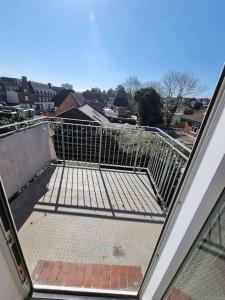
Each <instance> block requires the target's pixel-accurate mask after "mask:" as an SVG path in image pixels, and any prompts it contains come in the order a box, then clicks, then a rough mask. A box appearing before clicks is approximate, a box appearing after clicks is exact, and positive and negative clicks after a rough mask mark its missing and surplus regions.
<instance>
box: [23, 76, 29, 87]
mask: <svg viewBox="0 0 225 300" xmlns="http://www.w3.org/2000/svg"><path fill="white" fill-rule="evenodd" d="M22 88H23V89H27V88H28V84H27V77H26V76H22Z"/></svg>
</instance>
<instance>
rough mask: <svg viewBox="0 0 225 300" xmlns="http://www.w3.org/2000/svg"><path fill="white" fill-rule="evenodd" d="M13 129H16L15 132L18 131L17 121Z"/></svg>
mask: <svg viewBox="0 0 225 300" xmlns="http://www.w3.org/2000/svg"><path fill="white" fill-rule="evenodd" d="M15 130H16V132H18V131H19V126H18V123H17V122H16V123H15Z"/></svg>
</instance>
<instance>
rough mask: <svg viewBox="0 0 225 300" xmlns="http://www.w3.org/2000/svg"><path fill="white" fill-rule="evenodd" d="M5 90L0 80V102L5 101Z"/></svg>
mask: <svg viewBox="0 0 225 300" xmlns="http://www.w3.org/2000/svg"><path fill="white" fill-rule="evenodd" d="M6 100H7V98H6V91H5V87H4V85H3V84H2V83H1V82H0V102H6Z"/></svg>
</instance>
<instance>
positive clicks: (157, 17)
mask: <svg viewBox="0 0 225 300" xmlns="http://www.w3.org/2000/svg"><path fill="white" fill-rule="evenodd" d="M0 7H1V8H0V10H1V14H0V15H1V17H0V76H9V77H21V76H22V75H25V76H27V77H28V79H29V80H34V81H39V82H43V83H47V82H51V83H53V84H54V85H61V84H62V83H66V82H68V83H71V84H72V85H73V87H74V89H75V90H77V91H82V90H85V89H87V88H91V87H99V88H101V89H108V88H110V87H112V88H115V87H116V86H117V85H118V84H121V83H123V82H124V81H125V80H126V78H128V77H129V76H137V77H138V78H139V80H140V81H141V82H145V81H150V80H161V79H162V77H163V76H164V74H166V73H167V72H168V71H170V70H175V71H179V72H191V73H193V74H194V75H195V76H196V77H197V78H199V80H200V83H201V84H202V85H203V86H205V88H206V89H205V92H204V94H202V95H199V96H209V97H211V96H212V94H213V91H214V89H215V85H216V83H217V80H218V77H219V75H220V72H221V69H222V67H223V64H224V60H225V18H224V11H225V1H224V0H154V1H153V0H7V1H1V5H0Z"/></svg>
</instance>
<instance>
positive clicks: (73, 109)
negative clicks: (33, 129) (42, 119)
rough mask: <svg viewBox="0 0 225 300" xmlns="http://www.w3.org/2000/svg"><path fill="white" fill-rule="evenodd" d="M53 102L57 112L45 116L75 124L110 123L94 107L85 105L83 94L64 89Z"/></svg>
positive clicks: (45, 113)
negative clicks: (78, 121) (66, 119)
mask: <svg viewBox="0 0 225 300" xmlns="http://www.w3.org/2000/svg"><path fill="white" fill-rule="evenodd" d="M53 101H54V104H55V110H54V111H51V112H44V113H43V115H45V116H52V117H60V118H68V119H73V120H74V122H75V120H85V121H94V122H98V123H109V120H108V118H106V117H105V116H104V115H103V114H101V113H100V112H99V111H97V110H96V109H95V108H94V107H92V106H90V105H89V104H87V103H85V99H84V97H83V96H82V94H81V93H76V92H73V91H71V90H66V89H63V90H61V91H60V92H59V93H58V94H57V95H56V96H55V97H54V98H53ZM68 122H70V121H68ZM71 122H73V121H71Z"/></svg>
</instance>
